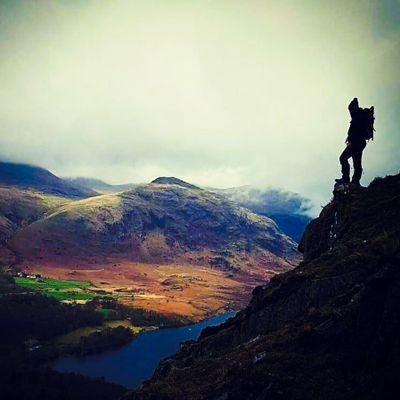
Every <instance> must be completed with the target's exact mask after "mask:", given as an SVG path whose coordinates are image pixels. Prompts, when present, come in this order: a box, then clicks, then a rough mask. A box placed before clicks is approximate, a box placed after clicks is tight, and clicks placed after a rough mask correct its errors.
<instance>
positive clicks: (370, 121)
mask: <svg viewBox="0 0 400 400" xmlns="http://www.w3.org/2000/svg"><path fill="white" fill-rule="evenodd" d="M348 109H349V112H350V115H351V122H350V128H349V131H348V133H347V139H346V148H345V149H344V151H343V153H342V154H341V155H340V158H339V160H340V164H341V166H342V178H341V179H336V182H338V183H350V164H349V161H348V160H349V158H350V157H351V158H352V159H353V167H354V174H353V177H352V179H351V183H353V184H355V185H359V184H360V179H361V175H362V164H361V159H362V153H363V150H364V149H365V146H366V145H367V140H370V139H372V140H373V139H374V120H375V118H374V107H371V108H361V107H360V106H359V105H358V99H357V98H356V97H355V98H354V99H353V100H352V101H351V103H350V104H349V107H348Z"/></svg>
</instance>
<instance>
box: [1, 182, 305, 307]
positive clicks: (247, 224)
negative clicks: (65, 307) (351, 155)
mask: <svg viewBox="0 0 400 400" xmlns="http://www.w3.org/2000/svg"><path fill="white" fill-rule="evenodd" d="M9 245H10V247H11V248H12V249H13V251H14V252H15V253H17V254H18V255H19V256H20V258H21V260H22V261H21V263H20V267H21V268H24V269H27V268H29V269H30V270H34V271H36V272H38V273H42V274H44V275H45V276H49V275H50V276H51V275H53V276H57V277H64V278H65V277H68V276H70V275H69V274H73V275H72V276H74V277H76V279H78V278H79V279H81V280H85V279H87V280H91V281H93V280H98V281H100V282H103V283H104V282H106V283H112V284H115V285H116V286H119V287H122V286H124V287H125V289H126V290H128V289H127V288H126V286H127V285H129V287H130V289H129V290H131V291H132V293H136V292H137V291H142V290H149V291H150V292H149V293H147V292H146V293H145V295H148V297H140V296H136V297H135V302H136V303H137V302H138V301H139V299H141V300H142V301H144V300H146V299H147V300H148V299H149V298H150V297H149V296H150V294H151V295H154V294H156V295H157V296H158V297H157V301H158V302H159V303H160V302H163V303H162V304H161V303H160V304H161V305H160V304H158V307H162V310H165V311H167V312H171V310H174V306H173V304H172V303H173V302H174V301H176V300H177V299H179V298H180V299H182V302H181V303H182V304H180V305H179V307H178V311H179V310H180V311H182V313H185V312H188V313H189V314H190V313H195V314H196V313H197V314H198V312H199V311H198V309H199V308H200V309H201V310H206V312H209V311H215V310H217V309H219V308H221V307H223V306H224V305H227V304H229V302H230V301H236V303H234V304H236V306H238V301H239V302H240V303H241V302H242V301H244V300H245V299H246V298H247V294H248V293H249V291H250V290H251V289H250V288H251V286H252V285H253V287H254V285H256V284H259V283H261V282H265V281H266V280H268V279H269V278H270V277H271V276H273V275H274V274H276V273H278V272H282V271H286V270H289V269H291V268H293V266H294V265H295V264H296V263H297V262H298V261H299V259H300V257H299V253H298V252H297V250H296V245H295V243H294V241H292V240H291V239H290V238H289V237H287V236H285V235H284V234H283V233H282V232H281V231H280V230H279V229H278V227H277V226H276V224H275V223H274V222H273V221H272V220H270V219H268V218H265V217H262V216H259V215H256V214H253V213H251V212H250V211H249V210H246V209H244V208H241V207H239V206H237V205H235V204H234V203H233V202H231V201H229V200H228V199H226V197H224V196H221V195H218V194H215V193H210V192H208V191H206V190H202V189H200V188H197V187H195V186H193V185H190V184H188V183H186V182H183V181H180V180H177V179H176V178H173V179H172V178H160V179H157V180H155V181H154V182H152V183H150V184H148V185H141V186H139V187H137V188H136V189H134V190H132V191H128V192H122V193H117V194H108V195H101V196H96V197H93V198H88V199H83V200H79V201H74V202H70V203H68V204H65V205H63V206H61V207H59V208H57V209H56V210H55V211H54V212H52V213H49V214H46V216H45V217H44V218H42V219H39V220H37V221H35V222H33V223H31V224H30V225H28V226H26V227H25V228H23V229H20V230H19V231H17V232H16V233H15V235H14V236H13V237H12V238H11V239H10V240H9ZM94 271H95V273H94ZM125 289H124V290H125ZM193 298H196V299H195V301H194V302H195V303H196V302H197V304H196V305H193ZM212 299H214V304H213V301H212ZM142 304H143V305H145V306H146V307H152V306H153V305H154V302H153V303H149V302H146V303H142ZM182 307H183V308H182ZM194 308H197V311H196V310H194ZM158 311H160V310H158ZM201 313H204V311H201Z"/></svg>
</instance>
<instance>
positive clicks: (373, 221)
mask: <svg viewBox="0 0 400 400" xmlns="http://www.w3.org/2000/svg"><path fill="white" fill-rule="evenodd" d="M399 221H400V175H396V176H390V177H386V178H384V179H377V180H375V181H374V182H373V183H372V184H371V185H370V186H369V187H368V188H367V189H362V188H350V190H349V191H345V192H340V193H335V197H334V199H333V201H332V202H331V203H330V204H328V205H327V206H326V207H325V208H324V209H323V210H322V212H321V215H320V216H319V218H317V219H316V220H315V221H313V222H312V223H311V224H310V226H309V227H308V229H307V231H306V233H305V235H304V237H303V239H302V241H301V243H300V249H301V251H302V252H303V253H304V257H305V261H304V262H302V263H301V264H300V265H299V266H298V267H297V268H296V269H294V270H292V271H290V272H287V273H285V274H281V275H278V276H276V277H274V278H273V279H272V280H271V281H270V283H269V284H268V285H265V286H261V287H257V288H256V289H255V290H254V292H253V298H252V300H251V302H250V304H249V305H248V307H247V308H245V309H244V310H242V311H240V312H239V313H238V314H237V315H236V316H235V317H234V318H231V319H229V320H228V321H226V322H225V323H224V324H222V325H221V326H219V327H213V328H207V329H205V330H204V331H203V332H202V334H201V337H200V339H199V340H198V341H197V342H190V343H187V344H186V345H184V346H182V350H181V351H180V352H179V353H177V354H176V355H175V356H173V357H172V358H169V359H166V360H164V361H163V362H161V364H160V365H159V367H158V369H157V370H156V372H155V374H154V376H153V378H152V379H151V380H150V381H148V382H146V383H145V384H144V385H143V387H142V388H141V389H140V390H138V391H136V392H135V393H131V394H129V395H127V398H129V399H135V400H139V399H141V400H145V399H146V400H150V399H154V400H155V399H157V400H161V399H164V400H167V399H168V400H169V399H175V400H178V399H182V400H183V399H193V400H196V399H199V400H200V399H207V400H233V399H235V400H236V399H237V400H239V399H241V400H242V399H248V400H252V399H254V400H262V399H321V400H322V399H324V400H325V399H343V400H344V399H356V398H362V399H364V400H366V399H371V400H372V399H377V398H379V399H392V398H397V397H398V395H399V394H398V391H399V390H398V384H397V374H398V371H399V370H400V268H399V265H400V240H399V237H400V225H399Z"/></svg>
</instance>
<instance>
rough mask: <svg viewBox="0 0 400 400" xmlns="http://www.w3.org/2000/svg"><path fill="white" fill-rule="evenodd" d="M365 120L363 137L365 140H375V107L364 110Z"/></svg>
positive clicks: (363, 117) (363, 116)
mask: <svg viewBox="0 0 400 400" xmlns="http://www.w3.org/2000/svg"><path fill="white" fill-rule="evenodd" d="M362 120H363V135H364V139H365V140H374V131H375V129H374V122H375V116H374V107H371V108H363V110H362Z"/></svg>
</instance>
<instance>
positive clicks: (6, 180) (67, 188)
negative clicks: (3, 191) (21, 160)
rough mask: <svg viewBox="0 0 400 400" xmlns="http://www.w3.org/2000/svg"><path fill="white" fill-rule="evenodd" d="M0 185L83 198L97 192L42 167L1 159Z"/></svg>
mask: <svg viewBox="0 0 400 400" xmlns="http://www.w3.org/2000/svg"><path fill="white" fill-rule="evenodd" d="M0 185H1V186H13V187H18V188H23V189H31V190H35V191H39V192H42V193H47V194H51V195H55V196H63V197H68V198H85V197H89V196H95V195H96V194H97V193H96V192H95V191H94V190H91V189H87V188H83V187H79V186H74V185H72V184H70V183H68V182H66V181H65V180H63V179H61V178H59V177H57V176H55V175H53V174H52V173H51V172H50V171H48V170H46V169H44V168H40V167H36V166H32V165H27V164H15V163H10V162H1V161H0Z"/></svg>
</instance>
